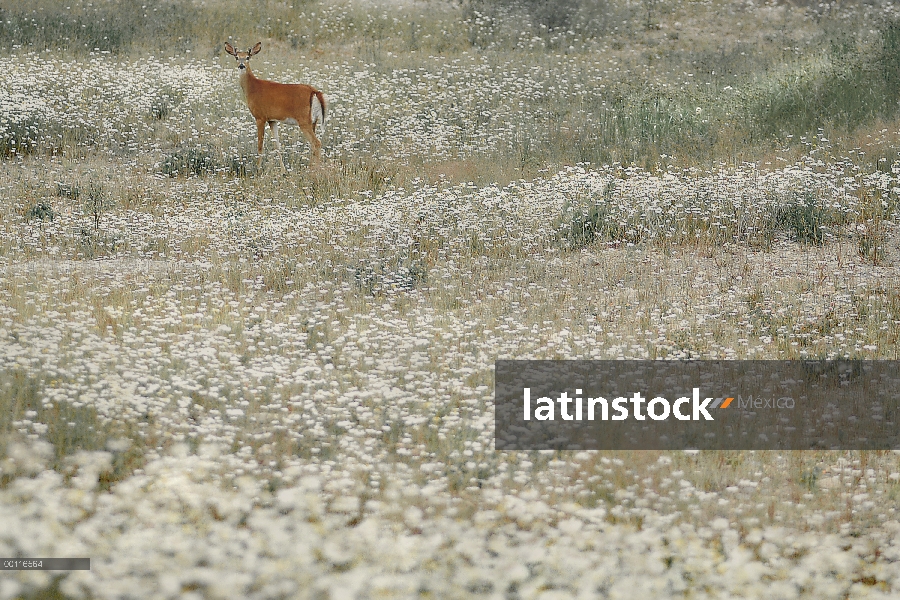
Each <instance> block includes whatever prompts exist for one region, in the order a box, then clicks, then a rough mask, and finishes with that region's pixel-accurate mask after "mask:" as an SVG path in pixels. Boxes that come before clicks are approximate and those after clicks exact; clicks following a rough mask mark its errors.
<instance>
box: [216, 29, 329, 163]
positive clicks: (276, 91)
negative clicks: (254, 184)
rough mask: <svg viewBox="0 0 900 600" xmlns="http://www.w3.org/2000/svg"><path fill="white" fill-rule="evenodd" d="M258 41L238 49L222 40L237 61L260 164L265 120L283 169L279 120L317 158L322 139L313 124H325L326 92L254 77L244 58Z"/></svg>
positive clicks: (249, 55)
mask: <svg viewBox="0 0 900 600" xmlns="http://www.w3.org/2000/svg"><path fill="white" fill-rule="evenodd" d="M261 47H262V46H261V44H259V43H257V44H256V46H254V47H253V48H251V49H250V50H248V51H247V52H237V51H235V49H234V48H233V47H232V46H231V44H225V51H226V52H227V53H228V54H231V55H232V56H234V57H235V59H237V61H238V68H239V69H240V70H241V77H240V84H241V90H243V92H244V98H245V99H246V101H247V108H249V109H250V114H251V115H253V118H254V119H255V120H256V140H257V142H256V152H257V155H258V157H259V158H258V162H259V164H260V165H262V157H263V143H264V141H265V135H266V124H268V125H269V128H270V129H271V130H272V137H273V138H274V140H275V149H276V150H277V151H278V157H279V159H280V161H281V168H282V169H284V158H283V157H282V154H281V143H280V141H279V139H278V124H279V123H293V124H296V125H298V126H299V127H300V131H302V132H303V135H304V136H305V137H306V139H307V140H308V141H309V146H310V150H311V151H312V155H313V158H314V159H319V157H320V156H321V151H322V142H321V141H320V140H319V138H318V137H316V126H317V125H319V124H321V125H322V127H323V128H324V126H325V96H323V95H322V92H320V91H319V90H317V89H316V88H314V87H312V86H310V85H306V84H302V83H276V82H274V81H267V80H265V79H260V78H258V77H256V76H255V75H254V74H253V72H252V71H251V70H250V65H248V64H247V61H249V60H250V58H251V57H252V56H254V55H255V54H257V53H258V52H259V51H260V49H261Z"/></svg>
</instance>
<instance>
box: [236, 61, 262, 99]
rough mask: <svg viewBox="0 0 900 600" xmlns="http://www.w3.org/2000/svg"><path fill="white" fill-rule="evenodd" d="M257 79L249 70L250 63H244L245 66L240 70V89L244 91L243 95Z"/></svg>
mask: <svg viewBox="0 0 900 600" xmlns="http://www.w3.org/2000/svg"><path fill="white" fill-rule="evenodd" d="M257 81H258V79H257V78H256V76H255V75H254V74H253V71H251V70H250V65H246V68H245V69H244V70H242V71H241V78H240V82H241V89H242V90H243V91H244V95H245V96H246V95H247V93H248V92H249V91H250V88H251V87H252V86H253V84H254V83H256V82H257Z"/></svg>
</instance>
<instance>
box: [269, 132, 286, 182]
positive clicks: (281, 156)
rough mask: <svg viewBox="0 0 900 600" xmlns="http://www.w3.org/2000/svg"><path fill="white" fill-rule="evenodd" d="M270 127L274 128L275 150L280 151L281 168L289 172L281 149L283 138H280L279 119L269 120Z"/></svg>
mask: <svg viewBox="0 0 900 600" xmlns="http://www.w3.org/2000/svg"><path fill="white" fill-rule="evenodd" d="M269 129H271V130H272V139H274V140H275V151H276V152H278V160H279V161H281V170H282V171H285V172H287V169H285V168H284V153H283V152H282V151H281V140H279V139H278V121H269Z"/></svg>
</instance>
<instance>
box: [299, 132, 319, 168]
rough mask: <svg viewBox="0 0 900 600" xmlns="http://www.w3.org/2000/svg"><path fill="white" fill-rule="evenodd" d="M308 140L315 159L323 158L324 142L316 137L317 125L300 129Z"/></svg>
mask: <svg viewBox="0 0 900 600" xmlns="http://www.w3.org/2000/svg"><path fill="white" fill-rule="evenodd" d="M300 130H301V131H302V132H303V135H304V136H306V140H307V141H308V142H309V149H310V150H311V151H312V155H313V158H314V159H316V160H319V159H321V158H322V142H321V141H319V138H317V137H316V126H315V125H312V124H310V125H303V126H301V127H300Z"/></svg>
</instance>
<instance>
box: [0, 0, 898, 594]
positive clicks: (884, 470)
mask: <svg viewBox="0 0 900 600" xmlns="http://www.w3.org/2000/svg"><path fill="white" fill-rule="evenodd" d="M340 6H342V5H339V4H329V5H326V9H325V11H326V12H325V13H320V17H321V18H322V19H326V18H327V19H331V21H328V22H329V23H332V24H333V26H334V28H335V30H339V29H340V28H341V27H347V28H351V29H352V27H362V25H359V23H363V24H364V26H365V27H368V28H370V29H371V28H372V27H374V26H375V25H373V23H383V27H384V31H383V32H382V35H383V39H384V40H387V41H384V45H383V46H378V45H375V42H373V41H371V40H370V39H369V38H366V40H367V41H366V42H365V44H363V45H362V48H363V50H359V47H354V46H352V45H346V44H345V45H343V46H334V47H326V50H328V51H326V52H322V53H321V54H316V55H315V59H314V60H313V59H309V60H307V59H306V58H301V57H300V56H299V55H298V53H297V52H294V49H292V46H291V40H290V39H289V38H287V37H285V39H280V38H278V37H277V35H275V33H272V32H270V33H271V35H272V37H273V38H275V39H273V40H271V41H270V40H269V39H264V40H263V51H262V53H261V54H260V55H259V56H258V57H257V58H255V59H254V61H253V62H252V63H251V67H252V68H253V69H254V72H255V73H256V74H257V75H258V76H260V77H265V78H271V79H274V80H278V81H298V82H299V81H302V82H308V83H311V84H313V85H316V86H317V87H320V88H321V89H322V91H323V92H324V93H325V96H326V98H327V99H328V102H329V104H328V113H327V121H326V128H325V133H324V136H322V138H323V143H324V154H325V159H324V162H323V164H322V165H321V166H316V167H313V166H310V165H309V161H308V148H307V147H306V145H305V142H304V141H303V140H302V136H300V135H299V132H297V131H296V128H293V129H292V128H291V127H284V128H283V129H282V142H283V143H285V140H287V143H286V144H285V146H286V148H285V162H286V164H287V165H288V172H287V174H282V173H281V171H280V169H278V168H276V166H277V160H276V158H275V155H274V154H273V152H274V150H273V148H272V145H271V141H268V144H267V146H268V152H269V154H268V155H267V158H266V160H265V162H264V164H263V167H262V168H261V169H258V168H257V167H256V157H255V131H254V127H253V122H252V119H251V117H250V115H249V113H248V111H247V109H246V106H245V105H244V104H243V100H242V99H241V97H240V89H239V87H238V84H237V73H236V71H235V69H234V62H233V60H231V59H230V57H227V56H225V55H224V54H223V53H222V52H221V51H220V50H219V51H217V50H215V49H212V50H211V51H210V52H206V48H202V50H203V51H202V52H201V51H200V50H199V49H197V47H195V48H194V50H193V51H192V52H190V53H188V52H183V53H178V54H177V55H176V56H171V53H170V54H169V55H165V56H163V55H162V54H160V53H155V54H154V53H153V52H150V51H147V52H137V51H133V52H131V53H130V54H121V53H119V54H117V53H109V52H105V51H102V50H98V51H93V52H91V51H88V52H86V53H85V54H83V55H77V56H75V55H71V54H67V53H66V52H61V51H55V50H40V49H33V48H17V49H16V50H15V51H14V52H12V54H11V55H10V56H7V57H6V61H5V65H4V66H5V68H4V69H3V70H2V71H0V199H2V202H0V556H2V557H80V556H84V557H90V558H91V560H92V562H91V570H90V571H71V572H47V571H44V572H40V571H20V572H15V573H12V572H7V573H4V576H3V577H0V598H238V597H241V598H260V599H269V598H333V599H338V598H409V597H425V598H470V597H485V598H541V599H547V600H549V599H554V598H637V597H647V598H669V597H678V598H682V597H683V598H761V597H766V598H880V597H883V598H891V597H896V596H897V595H898V594H900V515H898V513H897V507H898V506H900V456H898V454H895V453H892V452H874V451H873V452H825V451H821V452H696V451H693V452H692V451H688V452H595V451H567V452H562V451H560V452H555V451H540V452H497V451H495V450H494V448H493V427H494V414H493V368H494V362H495V361H496V360H498V359H511V358H517V359H524V358H535V359H565V358H595V359H687V358H693V359H706V358H714V359H752V358H765V359H801V358H837V357H850V358H876V359H898V358H900V356H898V350H897V341H898V333H900V285H898V282H900V277H898V276H900V272H898V269H900V266H898V265H900V262H898V260H900V229H898V224H897V209H898V198H900V162H895V160H894V159H895V158H897V152H896V148H895V144H896V141H897V139H898V138H900V124H898V122H896V121H879V122H878V123H877V124H876V125H877V126H875V125H873V126H872V127H870V128H869V129H867V130H865V131H864V132H863V133H860V132H859V131H855V132H853V133H852V134H850V133H845V135H844V137H843V138H840V139H837V138H835V137H834V136H833V135H832V134H831V132H830V131H827V130H826V129H825V128H822V129H817V130H816V131H815V132H813V133H812V134H810V135H808V136H804V137H803V140H802V142H800V141H798V140H795V141H794V142H788V141H785V140H779V141H778V143H777V144H774V145H771V146H769V147H766V148H762V149H760V148H757V147H753V148H751V147H749V146H748V147H747V148H745V150H747V151H749V150H754V151H759V153H760V156H761V158H759V159H754V160H741V159H738V158H736V156H730V158H729V160H713V161H709V160H702V159H701V158H697V157H699V156H700V155H702V154H703V153H704V152H712V151H713V150H714V151H716V152H719V151H722V149H723V148H724V147H725V145H723V144H724V142H722V140H721V139H719V140H718V141H715V142H714V143H713V142H711V143H710V145H708V146H705V147H704V148H705V149H701V150H697V151H696V152H697V153H696V154H691V152H693V150H690V149H685V154H684V155H683V156H682V157H681V158H678V157H676V155H675V154H674V153H672V154H669V153H660V152H657V153H656V154H655V156H654V158H653V160H652V161H637V160H633V161H629V160H626V159H627V158H628V156H632V158H634V157H636V156H638V155H639V154H641V153H646V152H649V150H648V149H654V148H655V149H656V150H659V149H660V148H663V147H664V145H665V144H667V143H670V142H672V140H674V142H677V143H684V140H685V139H689V138H690V139H693V138H694V137H697V138H698V139H699V138H702V137H703V136H705V135H708V133H709V129H710V128H711V127H713V125H716V123H715V120H716V119H717V118H722V119H724V117H723V116H722V115H726V113H728V111H736V110H740V107H741V106H745V104H746V101H747V98H749V97H750V94H751V92H752V93H756V92H755V91H753V90H756V91H758V90H759V89H761V87H762V86H761V84H758V83H755V84H753V85H756V86H757V87H755V88H754V87H752V85H751V83H746V85H745V86H743V87H741V84H740V83H735V82H728V81H724V80H722V81H718V83H716V84H715V85H712V84H710V85H706V83H704V82H699V81H693V80H692V79H693V75H691V76H690V77H688V75H687V74H686V73H683V72H677V69H674V68H673V69H672V70H671V72H669V73H668V74H665V76H664V77H662V76H661V79H660V80H659V81H658V82H657V83H656V85H657V88H658V89H663V88H666V89H674V90H678V91H677V93H675V95H673V96H672V98H673V100H672V103H671V104H670V105H666V106H664V107H662V108H659V106H658V105H657V109H658V110H657V112H655V113H653V114H649V115H647V114H644V113H641V112H640V111H641V110H643V108H641V107H644V108H646V106H647V105H646V104H645V103H643V101H642V100H641V101H637V100H633V98H632V100H627V101H622V100H621V95H622V94H626V93H631V92H630V91H629V90H631V91H633V89H634V85H635V84H634V82H633V79H634V78H635V77H636V76H637V75H636V74H638V73H643V74H644V75H647V73H650V72H651V71H652V69H649V67H647V66H646V65H636V64H635V63H634V62H633V58H634V57H631V58H629V56H630V55H629V54H628V53H627V49H626V50H622V51H621V52H619V53H613V52H609V53H599V52H597V51H596V50H597V49H596V47H595V46H592V45H591V44H592V43H593V42H590V41H585V40H584V39H582V38H580V37H579V36H577V35H576V34H575V33H574V32H573V33H572V34H565V35H563V37H564V38H565V39H564V40H563V42H564V43H563V42H561V41H560V40H561V39H562V38H560V37H559V36H557V37H555V38H550V37H549V36H544V37H540V36H531V35H526V34H525V33H518V34H516V35H515V36H514V37H513V38H512V40H513V41H512V42H510V43H509V46H510V47H509V48H506V47H504V48H499V49H498V48H492V47H488V48H481V49H478V48H476V49H471V48H469V49H463V50H460V49H459V48H456V47H452V48H450V49H447V50H443V51H438V50H436V49H434V48H431V49H429V47H428V44H430V43H436V42H433V41H431V42H429V41H428V38H427V37H426V34H428V32H437V31H438V30H440V28H441V27H444V28H445V29H446V28H449V27H451V25H450V24H449V22H446V23H445V22H444V21H436V22H437V23H438V25H434V24H431V25H428V24H427V23H425V24H422V23H421V22H420V26H421V27H423V28H424V30H423V31H424V32H423V33H419V34H416V35H418V36H419V37H414V32H416V31H418V30H417V29H415V27H413V28H412V29H410V28H407V27H406V26H405V24H404V23H402V22H400V23H399V24H398V23H397V22H395V20H392V18H389V17H387V16H381V15H382V11H383V12H384V14H394V13H390V12H389V11H390V10H399V9H396V8H394V9H391V8H390V6H388V7H387V8H385V7H383V6H380V7H378V10H377V11H374V12H373V15H374V16H372V17H371V19H369V20H365V19H362V20H359V19H361V17H359V16H358V12H354V13H352V15H356V16H354V17H353V19H358V21H354V20H353V19H351V17H349V16H346V15H347V14H350V13H344V12H341V11H342V10H344V9H339V8H335V7H340ZM354 6H355V5H354ZM329 7H330V8H329ZM310 10H312V9H311V8H309V7H306V8H304V11H307V12H305V13H304V15H305V16H306V15H307V13H308V12H309V11H310ZM347 10H349V9H347ZM353 10H355V11H359V10H362V9H360V8H359V6H356V7H355V8H354V9H353ZM373 10H374V9H373ZM443 10H449V9H446V7H445V8H444V9H443ZM760 10H762V9H760ZM772 10H774V9H772ZM440 14H441V15H444V16H442V17H441V18H442V19H450V18H451V17H448V16H446V14H445V13H440ZM323 15H324V16H323ZM342 15H343V16H342ZM417 18H421V17H417ZM435 18H437V17H435ZM478 19H481V17H478ZM473 22H474V23H475V24H476V25H477V26H478V27H480V28H481V29H477V31H476V33H477V34H478V36H481V35H487V33H485V31H488V29H489V28H488V25H485V21H484V20H482V21H477V20H476V21H473ZM804 22H806V21H804ZM342 24H343V25H342ZM413 25H414V26H415V24H413ZM392 27H393V28H396V29H397V31H398V32H399V33H396V35H395V34H394V33H392V32H393V29H391V28H392ZM497 27H499V25H497ZM810 27H812V26H811V25H810ZM366 31H368V30H366ZM410 31H412V32H413V33H410ZM491 31H493V30H491ZM653 31H655V30H653ZM445 33H446V32H445ZM469 33H470V34H471V32H469ZM526 33H527V32H526ZM296 35H297V36H300V35H301V34H300V33H297V34H296ZM344 35H347V36H351V37H352V35H356V34H354V33H352V32H351V33H345V34H344ZM360 35H361V34H360ZM433 35H435V36H437V35H438V34H437V33H434V34H433ZM447 35H448V38H449V37H452V36H450V35H449V34H447ZM471 35H473V36H474V35H475V34H471ZM491 35H493V36H498V35H499V34H497V33H491ZM560 35H562V34H560ZM392 36H393V37H392ZM398 36H399V37H402V38H403V39H404V40H406V41H405V42H404V43H405V44H407V45H411V44H412V42H410V41H409V40H410V38H411V36H413V37H412V39H413V41H415V43H416V49H410V48H405V49H402V51H401V50H399V49H397V47H395V46H392V45H391V43H392V42H391V40H393V39H394V38H395V37H398ZM404 36H405V37H404ZM475 38H477V36H475ZM475 38H473V39H475ZM478 39H481V38H477V39H476V42H477V40H478ZM492 39H493V38H492ZM670 39H672V40H675V39H677V36H676V37H675V38H672V37H671V36H670ZM223 41H224V40H223ZM238 41H240V42H241V43H244V42H251V40H238ZM252 41H253V42H255V41H256V40H255V39H254V40H252ZM679 43H680V42H679ZM560 44H562V45H560ZM419 46H421V48H420V47H419ZM373 47H374V49H372V48H373ZM353 48H356V50H354V49H353ZM567 48H569V51H566V49H567ZM309 55H310V56H312V55H313V54H312V53H309ZM642 56H643V55H642ZM226 59H228V60H226ZM641 60H643V58H642V59H641ZM630 61H631V62H630ZM644 75H642V76H644ZM654 76H655V75H654ZM747 81H750V80H747ZM695 88H696V89H695ZM726 88H728V89H726ZM617 94H618V96H617ZM742 94H743V95H742ZM616 98H619V100H616ZM704 103H705V104H704ZM655 110H656V109H655ZM623 111H625V112H627V111H632V112H627V114H624V113H623ZM623 114H624V116H623ZM641 115H643V116H641ZM710 115H712V116H710ZM716 115H719V116H716ZM626 117H627V118H626ZM711 123H712V124H711ZM663 125H665V126H666V127H669V131H668V133H666V132H665V131H662V130H661V128H662V127H663ZM654 128H655V129H654ZM651 130H652V131H656V132H657V133H654V134H653V135H657V134H658V138H653V135H651V134H649V133H647V131H651ZM642 131H643V132H644V133H641V132H642ZM595 134H596V135H595ZM666 136H669V137H666ZM854 136H856V137H854ZM626 138H627V139H632V140H638V139H640V140H646V139H651V138H652V139H653V140H655V141H653V143H652V144H651V146H652V148H651V146H641V145H640V144H638V143H636V142H635V144H634V145H632V146H628V148H630V149H627V148H626V150H627V151H626V150H622V154H620V155H616V154H615V152H618V151H619V150H620V149H621V148H618V147H615V148H613V147H604V144H607V142H608V141H609V140H615V139H623V140H624V139H626ZM798 138H799V136H798ZM598 140H600V141H602V142H603V143H600V142H598ZM667 140H668V141H667ZM860 140H861V141H860ZM674 142H672V143H674ZM629 143H630V142H629ZM642 143H643V142H642ZM623 144H625V142H623ZM792 144H793V145H792ZM624 147H625V145H623V146H622V148H624ZM728 147H729V148H730V146H728ZM629 152H631V153H632V154H630V155H629V154H628V153H629ZM610 153H612V154H610ZM742 156H744V155H742ZM880 156H885V157H890V158H881V159H879V158H878V157H880ZM598 157H606V158H610V160H608V161H597V160H594V159H596V158H598ZM873 157H874V158H873ZM744 158H746V156H744Z"/></svg>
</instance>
